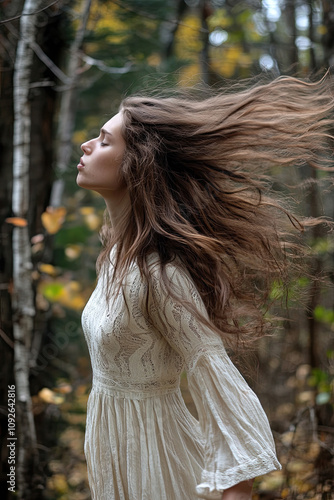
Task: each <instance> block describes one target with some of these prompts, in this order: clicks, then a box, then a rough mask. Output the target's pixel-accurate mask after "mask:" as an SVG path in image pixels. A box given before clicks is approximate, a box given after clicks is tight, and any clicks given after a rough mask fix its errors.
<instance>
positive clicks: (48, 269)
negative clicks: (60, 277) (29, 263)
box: [38, 262, 58, 276]
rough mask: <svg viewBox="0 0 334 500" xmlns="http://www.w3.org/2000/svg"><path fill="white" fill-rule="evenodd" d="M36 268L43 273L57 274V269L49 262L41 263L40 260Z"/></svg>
mask: <svg viewBox="0 0 334 500" xmlns="http://www.w3.org/2000/svg"><path fill="white" fill-rule="evenodd" d="M38 269H39V270H40V272H42V273H44V274H49V275H50V276H57V274H58V271H57V269H56V268H55V267H54V266H52V265H51V264H43V262H41V263H40V264H39V265H38Z"/></svg>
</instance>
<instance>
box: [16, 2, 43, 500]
mask: <svg viewBox="0 0 334 500" xmlns="http://www.w3.org/2000/svg"><path fill="white" fill-rule="evenodd" d="M39 5H40V0H26V1H25V3H24V7H23V11H22V16H21V19H20V40H19V42H18V45H17V52H16V59H15V65H14V89H13V97H14V136H13V146H14V150H13V197H12V211H13V214H14V216H16V217H21V218H23V219H27V215H28V208H29V156H30V130H31V110H30V103H29V85H30V80H31V67H32V61H33V51H32V49H31V44H32V43H33V42H34V41H35V34H36V29H35V21H36V16H35V15H34V12H36V10H38V7H39ZM31 270H32V262H31V246H30V238H29V230H28V225H26V226H24V227H18V226H14V230H13V295H12V306H13V334H14V376H15V382H16V409H17V418H18V420H17V431H18V444H19V447H18V455H17V468H16V471H17V478H16V480H17V489H18V498H19V499H23V498H30V499H35V498H38V496H36V484H34V482H35V481H36V470H37V467H38V452H37V440H36V429H35V423H34V417H33V413H32V402H31V395H30V387H29V353H30V348H31V343H32V335H33V318H34V316H35V306H34V295H33V289H32V280H31Z"/></svg>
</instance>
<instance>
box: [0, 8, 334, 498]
mask: <svg viewBox="0 0 334 500" xmlns="http://www.w3.org/2000/svg"><path fill="white" fill-rule="evenodd" d="M333 64H334V2H332V1H331V0H321V1H320V0H317V1H315V0H305V1H304V0H262V1H261V0H243V1H238V0H235V1H233V0H211V1H210V0H145V1H144V0H142V1H140V0H49V1H47V0H44V1H43V0H1V2H0V113H1V121H0V169H1V175H0V179H1V183H0V235H1V247H0V298H1V305H0V338H1V340H0V342H1V351H0V355H1V360H0V370H1V377H0V391H1V393H0V394H1V396H0V397H1V399H0V419H1V420H0V423H1V470H0V497H1V499H5V498H19V499H24V500H37V499H50V500H56V499H57V500H59V499H62V500H65V499H66V500H89V499H90V493H89V488H88V483H87V473H86V465H85V460H84V455H83V439H84V428H85V412H86V404H87V398H88V394H89V390H90V384H91V368H90V363H89V357H88V352H87V347H86V344H85V341H84V338H83V334H82V330H81V326H80V314H81V311H82V309H83V307H84V304H85V302H86V301H87V298H88V297H89V295H90V293H91V292H92V290H93V287H94V282H95V278H96V274H95V259H96V257H97V255H98V252H99V248H100V243H99V238H98V230H99V228H100V226H101V223H102V218H103V211H104V204H103V202H102V200H101V198H100V197H99V196H98V195H95V194H94V193H91V192H86V191H84V190H82V189H78V187H77V186H76V183H75V178H76V165H77V163H78V159H79V157H80V156H81V152H80V144H81V143H82V142H83V141H85V140H86V139H88V138H91V137H93V136H95V135H96V132H97V130H98V129H99V128H100V126H101V125H102V123H103V122H104V121H106V120H107V119H108V118H109V117H110V116H111V115H112V114H113V113H114V112H116V111H117V108H118V105H119V102H120V100H121V98H122V97H123V96H124V95H129V94H131V93H135V92H138V91H142V90H150V89H152V88H156V87H157V86H159V88H165V87H166V88H171V87H175V86H181V87H182V86H191V85H199V84H200V85H202V86H203V85H205V86H214V87H228V86H229V85H230V84H231V81H232V80H233V81H235V80H236V81H244V80H245V79H248V78H250V77H256V76H257V75H260V76H261V77H262V78H264V79H266V80H268V79H272V78H273V77H275V76H279V75H281V74H293V75H299V76H302V77H311V78H316V75H322V74H324V72H325V70H326V69H328V68H330V67H331V66H332V65H333ZM272 176H273V189H277V190H278V191H285V192H286V193H287V195H289V196H293V198H294V200H296V202H295V203H296V209H297V211H299V212H300V213H301V214H303V215H306V216H321V215H325V216H327V217H330V218H333V215H334V204H333V201H332V200H333V190H332V186H333V174H332V173H330V172H322V171H314V170H313V169H312V168H311V167H309V166H308V165H303V166H300V167H299V168H298V169H297V168H296V169H289V170H288V171H287V170H285V169H284V168H278V167H277V166H276V167H275V168H273V169H272ZM287 185H289V188H287ZM304 238H305V242H306V244H307V245H308V247H309V257H308V259H306V260H305V276H304V277H301V278H300V279H299V280H298V281H297V282H295V283H293V284H292V287H291V289H290V292H289V295H288V297H287V298H286V297H285V298H284V300H285V299H286V300H287V302H288V305H289V308H288V310H285V311H284V317H285V318H286V319H285V320H284V321H282V322H281V326H280V328H279V329H278V330H277V332H276V333H275V335H274V336H273V337H271V338H270V339H263V340H262V341H261V342H260V343H259V344H258V345H257V348H256V352H255V354H254V359H255V360H256V362H257V376H252V377H248V378H249V383H250V384H251V386H252V387H253V388H254V389H255V391H256V392H257V394H258V395H259V397H260V399H261V401H262V404H263V405H264V407H265V410H266V412H267V414H268V416H269V419H270V421H271V425H272V428H273V431H274V436H275V440H276V444H277V450H278V455H279V459H280V461H281V463H282V465H283V470H282V471H279V472H275V473H272V474H269V475H267V476H265V477H263V478H258V479H257V480H256V483H255V487H254V499H278V498H287V499H304V498H312V499H330V498H334V480H333V478H334V421H333V402H334V401H333V379H334V348H333V345H334V344H333V339H334V304H333V289H332V288H331V284H332V283H333V264H334V241H333V235H332V234H330V233H328V230H326V228H325V227H318V228H317V229H314V230H312V231H310V232H309V233H307V234H305V236H304ZM309 270H312V272H315V273H316V274H317V275H318V276H321V277H322V278H323V279H321V280H320V279H319V280H317V281H316V282H315V283H313V282H310V281H309V279H308V278H307V274H308V271H309ZM281 295H282V290H281V288H280V286H279V284H276V285H275V286H274V287H273V290H272V298H273V299H275V298H277V299H280V298H282V297H281ZM274 312H275V313H276V314H279V313H281V311H280V310H279V309H276V310H275V311H274ZM244 375H245V376H247V373H244ZM182 385H183V391H184V397H185V400H186V403H187V404H188V406H189V409H190V410H191V411H192V412H193V413H194V414H196V409H195V408H194V406H193V403H192V401H191V397H190V395H189V393H188V390H187V385H186V377H183V379H182ZM14 387H15V389H14ZM14 400H15V404H14V403H13V401H14ZM14 417H15V418H14ZM13 436H15V437H17V438H18V440H17V441H13V440H12V439H13ZM8 443H14V445H12V446H11V447H8ZM11 460H12V461H11ZM11 463H14V464H15V477H14V475H13V474H12V476H11V475H10V472H11V470H10V464H11ZM10 481H13V482H14V486H12V488H11V489H12V490H15V493H10V491H9V489H10V487H11V482H10Z"/></svg>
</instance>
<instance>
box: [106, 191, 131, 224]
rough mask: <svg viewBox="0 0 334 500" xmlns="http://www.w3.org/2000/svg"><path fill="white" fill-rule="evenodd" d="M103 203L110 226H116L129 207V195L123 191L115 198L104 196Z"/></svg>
mask: <svg viewBox="0 0 334 500" xmlns="http://www.w3.org/2000/svg"><path fill="white" fill-rule="evenodd" d="M104 201H105V203H106V206H107V210H108V213H109V217H110V222H111V225H112V226H116V224H117V223H118V222H119V221H120V220H121V219H122V217H123V216H124V214H125V213H126V210H127V208H128V207H129V205H130V198H129V193H128V192H127V191H124V192H123V193H120V194H119V195H117V196H112V197H110V196H106V197H104Z"/></svg>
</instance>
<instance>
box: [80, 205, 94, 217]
mask: <svg viewBox="0 0 334 500" xmlns="http://www.w3.org/2000/svg"><path fill="white" fill-rule="evenodd" d="M79 212H80V213H81V214H82V215H88V214H93V213H94V207H80V209H79Z"/></svg>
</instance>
